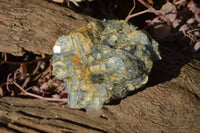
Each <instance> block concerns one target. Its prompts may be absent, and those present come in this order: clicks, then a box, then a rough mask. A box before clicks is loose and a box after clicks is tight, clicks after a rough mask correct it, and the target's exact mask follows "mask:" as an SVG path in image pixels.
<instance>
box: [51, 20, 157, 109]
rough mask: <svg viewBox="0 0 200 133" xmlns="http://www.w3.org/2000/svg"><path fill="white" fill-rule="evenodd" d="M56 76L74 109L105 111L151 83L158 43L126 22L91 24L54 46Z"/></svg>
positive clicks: (105, 21)
mask: <svg viewBox="0 0 200 133" xmlns="http://www.w3.org/2000/svg"><path fill="white" fill-rule="evenodd" d="M53 50H54V55H53V74H54V75H55V76H56V77H58V78H59V79H63V80H64V82H65V84H66V89H67V92H68V104H69V107H71V108H76V109H80V108H85V109H96V110H97V109H101V108H102V105H103V104H104V103H108V102H110V101H111V100H113V99H119V98H123V97H125V96H126V95H127V93H128V92H129V91H133V90H135V89H137V88H140V87H141V86H143V85H144V84H146V83H147V81H148V75H149V73H150V71H151V68H152V65H153V61H156V60H160V59H161V57H160V55H159V51H158V43H157V42H156V41H154V40H153V39H152V38H150V37H149V36H148V35H147V34H146V33H144V32H142V31H141V30H137V28H136V27H134V26H133V25H130V24H128V23H127V22H125V21H123V20H101V21H94V22H90V23H89V24H88V25H87V26H85V27H82V28H80V29H78V30H76V31H75V32H73V33H71V34H69V35H68V36H62V37H60V38H59V39H58V40H57V42H56V44H55V46H54V49H53Z"/></svg>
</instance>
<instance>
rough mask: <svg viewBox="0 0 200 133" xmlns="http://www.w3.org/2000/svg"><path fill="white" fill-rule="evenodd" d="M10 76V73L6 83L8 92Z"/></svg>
mask: <svg viewBox="0 0 200 133" xmlns="http://www.w3.org/2000/svg"><path fill="white" fill-rule="evenodd" d="M11 75H12V73H10V74H8V77H7V82H6V89H7V90H8V91H9V92H10V89H9V87H8V86H9V84H10V76H11Z"/></svg>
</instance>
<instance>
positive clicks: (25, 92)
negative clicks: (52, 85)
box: [13, 81, 67, 103]
mask: <svg viewBox="0 0 200 133" xmlns="http://www.w3.org/2000/svg"><path fill="white" fill-rule="evenodd" d="M13 84H14V85H15V86H17V87H18V88H19V89H20V90H21V91H22V93H21V95H25V96H31V97H35V98H38V99H42V100H46V101H54V102H65V103H66V102H67V98H62V99H55V98H46V97H42V96H39V95H35V94H32V93H30V92H27V91H26V90H24V89H23V88H22V87H21V86H20V85H19V84H17V82H15V81H13ZM28 89H29V88H28Z"/></svg>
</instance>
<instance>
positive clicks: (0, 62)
mask: <svg viewBox="0 0 200 133" xmlns="http://www.w3.org/2000/svg"><path fill="white" fill-rule="evenodd" d="M49 58H50V57H47V58H39V59H35V60H32V61H26V62H15V61H2V60H0V64H3V63H7V64H14V65H20V64H22V63H23V64H32V63H35V62H38V61H44V60H47V59H49Z"/></svg>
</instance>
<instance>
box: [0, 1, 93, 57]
mask: <svg viewBox="0 0 200 133" xmlns="http://www.w3.org/2000/svg"><path fill="white" fill-rule="evenodd" d="M91 20H94V19H93V18H91V17H89V16H85V15H80V14H77V13H75V12H74V11H72V10H70V9H67V8H64V7H61V6H59V5H56V4H54V3H51V2H48V1H44V0H37V1H31V0H26V1H23V0H15V1H12V0H6V1H5V0H0V38H1V41H0V52H6V53H11V54H13V55H16V56H21V55H23V54H24V52H25V51H29V52H33V53H35V54H43V53H44V54H52V53H53V51H52V47H53V45H54V43H55V41H56V40H57V38H58V37H59V36H61V35H67V34H69V33H70V32H71V31H73V30H75V29H77V28H80V27H82V26H84V25H86V24H87V23H88V22H89V21H91Z"/></svg>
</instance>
